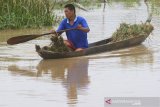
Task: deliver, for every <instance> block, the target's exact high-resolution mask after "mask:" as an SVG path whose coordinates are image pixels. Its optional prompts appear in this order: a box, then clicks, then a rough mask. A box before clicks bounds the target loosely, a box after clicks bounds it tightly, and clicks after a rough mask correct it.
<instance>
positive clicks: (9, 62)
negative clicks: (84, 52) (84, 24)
mask: <svg viewBox="0 0 160 107" xmlns="http://www.w3.org/2000/svg"><path fill="white" fill-rule="evenodd" d="M131 4H132V5H130V4H128V3H124V2H118V3H116V2H112V3H110V4H106V5H105V8H104V4H100V5H101V6H100V7H99V8H96V9H92V10H90V11H89V12H84V11H80V10H79V11H77V14H78V15H82V16H84V17H85V18H86V19H87V21H88V23H89V25H90V29H91V32H90V33H89V36H88V39H89V42H95V41H98V40H102V39H105V38H107V37H110V36H111V34H112V33H113V32H114V31H115V30H116V28H117V27H118V25H119V24H120V23H121V22H128V23H140V22H141V21H145V20H146V18H147V16H148V12H149V13H150V12H153V13H154V14H153V19H152V24H153V25H154V27H155V30H154V32H153V33H152V34H151V35H150V37H149V38H148V39H147V40H146V41H145V42H144V43H143V44H142V45H139V46H136V47H132V48H127V49H123V50H118V51H112V52H107V53H102V54H96V55H91V56H86V57H78V58H69V59H59V60H42V59H41V58H40V57H39V56H38V55H37V53H36V52H35V49H34V45H35V44H40V45H45V44H48V43H49V39H48V37H42V38H39V39H36V40H32V41H29V42H26V43H23V44H19V45H14V46H9V45H7V44H6V40H7V39H8V38H9V37H11V36H16V35H21V34H24V33H27V34H29V33H39V32H40V33H44V32H47V31H48V30H49V29H48V28H46V29H43V30H33V29H30V30H28V29H27V30H17V31H15V30H6V31H0V107H33V106H38V107H44V106H45V107H53V106H57V107H103V106H104V105H103V104H104V97H109V96H113V97H125V96H128V97H157V96H158V97H160V93H159V89H160V76H159V75H160V71H159V69H160V67H159V65H160V52H159V50H160V39H159V36H160V31H159V29H160V27H159V26H160V16H159V15H158V14H156V10H153V9H151V4H149V8H147V5H146V4H145V3H144V2H143V1H140V2H138V3H135V2H134V3H131ZM157 4H158V3H157ZM155 8H156V7H155Z"/></svg>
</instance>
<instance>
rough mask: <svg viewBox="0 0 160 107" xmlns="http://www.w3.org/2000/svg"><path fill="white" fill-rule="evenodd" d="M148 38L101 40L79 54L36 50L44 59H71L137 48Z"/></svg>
mask: <svg viewBox="0 0 160 107" xmlns="http://www.w3.org/2000/svg"><path fill="white" fill-rule="evenodd" d="M147 37H148V36H137V37H134V38H130V39H127V40H123V41H119V42H112V39H111V38H109V39H106V40H101V41H98V42H95V43H91V44H89V48H87V49H84V50H83V51H78V52H75V51H73V52H52V51H46V50H42V49H39V50H36V51H37V53H38V54H39V55H40V56H41V57H42V58H43V59H59V58H69V57H78V56H84V55H92V54H97V53H102V52H108V51H112V50H118V49H123V48H128V47H131V46H136V45H139V44H141V43H142V42H143V41H145V39H146V38H147Z"/></svg>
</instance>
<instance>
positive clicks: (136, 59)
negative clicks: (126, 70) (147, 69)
mask: <svg viewBox="0 0 160 107" xmlns="http://www.w3.org/2000/svg"><path fill="white" fill-rule="evenodd" d="M127 54H128V55H123V56H121V57H120V59H121V60H120V61H121V64H123V65H124V66H127V65H132V66H133V65H139V64H143V63H148V64H153V62H154V57H153V52H152V50H150V49H148V48H147V47H145V46H144V45H140V46H138V47H134V48H130V49H128V50H127Z"/></svg>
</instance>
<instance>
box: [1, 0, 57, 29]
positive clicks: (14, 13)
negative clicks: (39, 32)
mask: <svg viewBox="0 0 160 107" xmlns="http://www.w3.org/2000/svg"><path fill="white" fill-rule="evenodd" d="M53 7H54V3H53V0H0V29H5V28H11V29H14V28H29V27H41V26H50V25H52V24H53V23H54V21H55V20H54V18H55V15H54V14H53Z"/></svg>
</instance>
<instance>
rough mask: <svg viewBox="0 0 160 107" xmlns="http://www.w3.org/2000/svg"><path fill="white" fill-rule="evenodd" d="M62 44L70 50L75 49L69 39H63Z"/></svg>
mask: <svg viewBox="0 0 160 107" xmlns="http://www.w3.org/2000/svg"><path fill="white" fill-rule="evenodd" d="M64 44H65V45H66V46H67V47H69V48H70V49H72V50H75V49H76V48H75V47H74V46H73V44H72V43H71V42H70V41H69V40H64Z"/></svg>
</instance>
